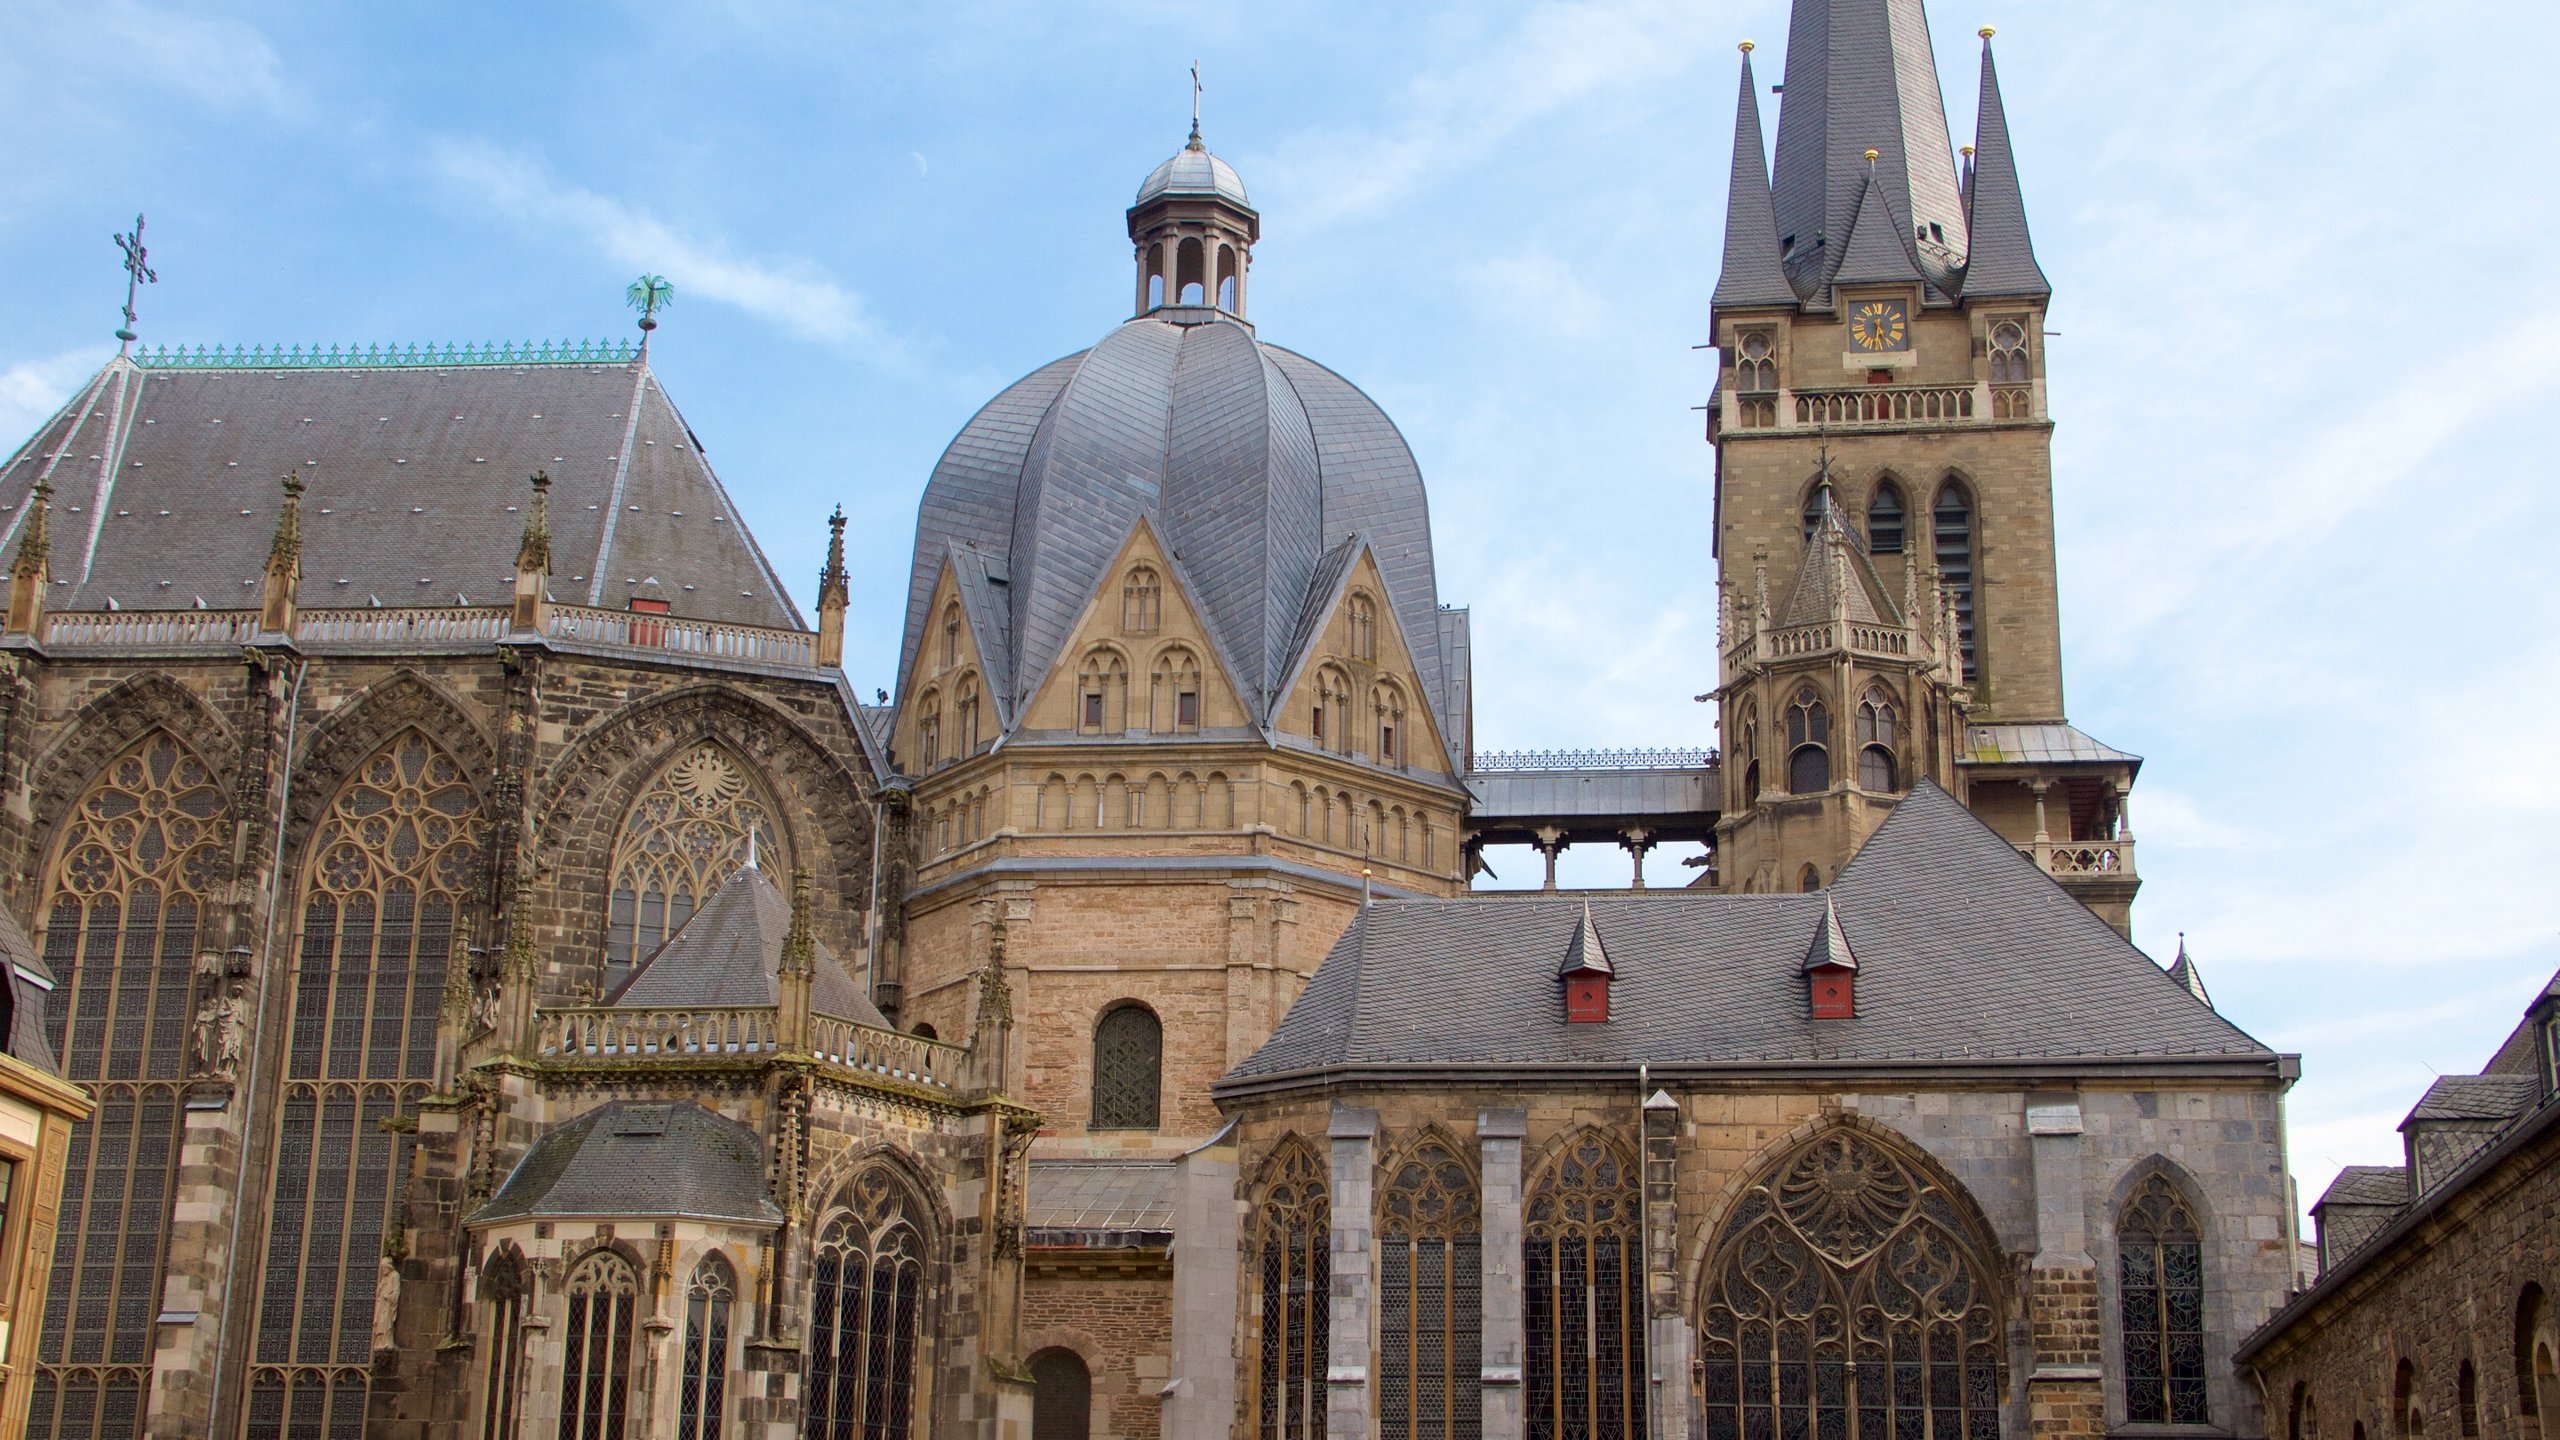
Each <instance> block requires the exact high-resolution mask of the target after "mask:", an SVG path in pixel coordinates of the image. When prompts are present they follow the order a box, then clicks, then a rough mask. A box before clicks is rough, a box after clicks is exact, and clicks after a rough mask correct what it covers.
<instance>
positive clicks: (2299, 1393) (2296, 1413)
mask: <svg viewBox="0 0 2560 1440" xmlns="http://www.w3.org/2000/svg"><path fill="white" fill-rule="evenodd" d="M2310 1399H2311V1387H2310V1386H2308V1385H2305V1384H2304V1383H2303V1382H2301V1381H2299V1380H2296V1381H2294V1382H2293V1403H2292V1404H2290V1405H2288V1406H2286V1407H2285V1420H2284V1434H2285V1440H2303V1436H2304V1435H2305V1434H2306V1433H2307V1432H2306V1431H2304V1429H2303V1428H2302V1427H2303V1422H2304V1421H2305V1420H2306V1419H2308V1418H2309V1416H2307V1415H2306V1413H2305V1411H2306V1410H2307V1408H2308V1405H2309V1402H2310Z"/></svg>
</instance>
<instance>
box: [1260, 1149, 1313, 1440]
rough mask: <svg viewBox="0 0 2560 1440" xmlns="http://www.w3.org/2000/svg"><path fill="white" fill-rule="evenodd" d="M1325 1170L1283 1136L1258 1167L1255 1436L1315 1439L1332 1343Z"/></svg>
mask: <svg viewBox="0 0 2560 1440" xmlns="http://www.w3.org/2000/svg"><path fill="white" fill-rule="evenodd" d="M1328 1183H1329V1170H1328V1168H1327V1167H1326V1165H1325V1163H1324V1161H1323V1159H1322V1158H1321V1157H1320V1156H1318V1155H1317V1154H1316V1153H1315V1151H1314V1149H1313V1147H1311V1146H1309V1145H1308V1144H1306V1142H1304V1141H1302V1140H1299V1139H1298V1138H1297V1137H1296V1136H1290V1137H1289V1138H1288V1139H1286V1140H1284V1141H1282V1142H1281V1145H1280V1147H1279V1148H1278V1149H1277V1150H1276V1151H1274V1152H1273V1154H1272V1157H1271V1159H1270V1160H1269V1162H1267V1163H1266V1164H1265V1166H1264V1169H1263V1184H1262V1194H1261V1196H1260V1198H1259V1200H1258V1201H1257V1203H1256V1204H1255V1206H1254V1212H1253V1232H1252V1241H1251V1243H1252V1247H1253V1248H1252V1251H1251V1254H1252V1257H1253V1265H1254V1279H1255V1293H1254V1315H1255V1318H1256V1320H1257V1322H1258V1328H1257V1331H1256V1333H1255V1337H1254V1385H1253V1405H1254V1431H1253V1433H1254V1435H1255V1436H1256V1437H1257V1440H1321V1437H1322V1436H1323V1435H1324V1433H1325V1415H1324V1401H1325V1364H1326V1356H1327V1354H1328V1353H1329V1351H1330V1349H1331V1331H1332V1313H1331V1307H1330V1306H1329V1305H1328V1304H1327V1292H1328V1290H1329V1289H1330V1287H1331V1285H1332V1283H1333V1267H1332V1261H1331V1246H1332V1243H1333V1207H1332V1203H1331V1201H1330V1199H1329V1198H1328V1196H1327V1193H1326V1187H1327V1184H1328Z"/></svg>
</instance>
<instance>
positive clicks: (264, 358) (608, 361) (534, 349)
mask: <svg viewBox="0 0 2560 1440" xmlns="http://www.w3.org/2000/svg"><path fill="white" fill-rule="evenodd" d="M639 358H640V347H639V346H637V345H634V344H632V343H631V342H630V341H628V340H539V341H537V340H527V341H525V342H524V343H523V344H521V345H519V344H516V343H514V342H512V341H508V342H505V343H493V344H488V345H444V346H436V345H428V346H426V347H424V348H421V347H419V346H416V345H409V346H400V345H365V346H355V345H348V346H344V347H340V346H336V345H332V346H329V347H328V348H327V349H325V350H324V349H322V348H321V347H319V346H317V345H312V346H307V347H306V346H302V345H295V346H291V347H287V346H284V345H240V346H235V347H232V348H229V349H225V348H224V347H222V346H220V345H216V346H214V347H213V348H212V349H210V350H208V349H206V348H205V347H204V346H202V345H198V346H197V347H195V348H194V349H193V350H190V349H188V348H187V347H186V346H184V345H179V346H176V347H174V348H173V347H171V346H167V345H161V346H157V347H154V346H148V345H146V346H144V347H143V348H142V349H140V350H137V351H135V352H133V363H134V364H136V365H139V366H141V367H142V368H143V369H145V370H343V369H354V368H365V369H385V368H394V367H396V368H404V369H430V368H432V369H437V370H450V369H455V368H458V367H460V366H464V365H627V364H629V363H630V362H632V361H634V360H637V359H639Z"/></svg>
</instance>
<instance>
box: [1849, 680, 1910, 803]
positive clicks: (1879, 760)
mask: <svg viewBox="0 0 2560 1440" xmlns="http://www.w3.org/2000/svg"><path fill="white" fill-rule="evenodd" d="M1900 730H1901V725H1900V719H1899V716H1898V715H1897V714H1896V713H1895V709H1894V704H1893V697H1892V696H1890V695H1887V694H1886V693H1885V692H1884V691H1882V690H1869V691H1868V692H1867V694H1866V698H1865V699H1863V700H1860V701H1859V702H1858V788H1860V789H1862V790H1873V791H1876V792H1878V793H1880V794H1889V793H1891V792H1892V791H1893V790H1894V789H1896V788H1897V787H1896V785H1895V782H1896V781H1897V780H1899V779H1900V778H1901V776H1900V775H1899V773H1898V772H1899V771H1900V769H1901V767H1900V765H1899V764H1898V763H1897V762H1896V761H1895V759H1894V747H1895V746H1896V745H1897V744H1899V743H1900V740H1901V735H1900Z"/></svg>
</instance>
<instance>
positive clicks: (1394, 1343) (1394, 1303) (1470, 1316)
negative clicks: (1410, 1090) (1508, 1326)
mask: <svg viewBox="0 0 2560 1440" xmlns="http://www.w3.org/2000/svg"><path fill="white" fill-rule="evenodd" d="M1483 1249H1484V1241H1483V1235H1482V1230H1481V1227H1480V1226H1479V1223H1478V1220H1477V1210H1476V1177H1475V1172H1474V1171H1473V1170H1471V1169H1469V1168H1468V1167H1467V1162H1466V1161H1464V1160H1461V1159H1459V1158H1458V1153H1457V1151H1456V1149H1455V1148H1454V1147H1453V1146H1451V1145H1450V1144H1449V1143H1448V1142H1446V1141H1444V1140H1442V1139H1440V1138H1438V1137H1437V1136H1432V1137H1428V1138H1425V1139H1423V1140H1422V1141H1420V1142H1419V1143H1417V1144H1415V1145H1414V1146H1412V1147H1411V1148H1410V1149H1408V1150H1406V1151H1405V1153H1404V1154H1403V1155H1402V1156H1400V1157H1399V1158H1398V1159H1397V1160H1396V1162H1395V1164H1394V1165H1393V1166H1391V1167H1390V1168H1389V1170H1388V1172H1387V1183H1386V1186H1385V1188H1384V1189H1383V1190H1382V1191H1381V1192H1380V1195H1379V1201H1378V1433H1379V1435H1380V1436H1381V1437H1383V1440H1443V1437H1450V1436H1462V1435H1473V1434H1475V1433H1476V1429H1477V1426H1478V1425H1479V1424H1480V1423H1481V1421H1482V1419H1483V1414H1484V1401H1483V1400H1482V1398H1480V1395H1479V1390H1478V1387H1479V1385H1480V1383H1481V1376H1482V1373H1483V1365H1482V1359H1481V1356H1482V1351H1483V1331H1484V1306H1483V1303H1482V1301H1483V1294H1484V1258H1483Z"/></svg>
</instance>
